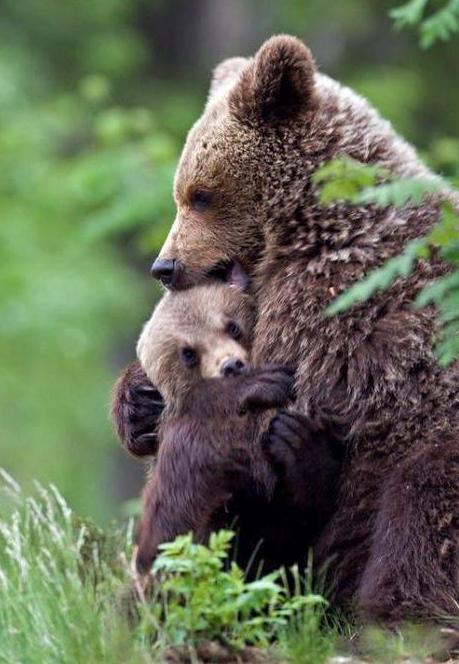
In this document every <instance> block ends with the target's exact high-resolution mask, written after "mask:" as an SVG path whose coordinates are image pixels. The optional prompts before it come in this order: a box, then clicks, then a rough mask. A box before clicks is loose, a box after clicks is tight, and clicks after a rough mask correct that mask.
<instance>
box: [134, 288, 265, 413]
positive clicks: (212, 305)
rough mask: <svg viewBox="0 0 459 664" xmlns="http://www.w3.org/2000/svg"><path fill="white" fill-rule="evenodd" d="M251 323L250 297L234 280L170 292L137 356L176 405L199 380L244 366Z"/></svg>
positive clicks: (145, 331) (234, 372)
mask: <svg viewBox="0 0 459 664" xmlns="http://www.w3.org/2000/svg"><path fill="white" fill-rule="evenodd" d="M254 322H255V304H254V300H253V298H252V297H250V295H248V294H247V293H246V292H245V289H244V288H241V287H240V286H238V285H227V284H224V283H213V284H209V285H203V286H196V288H192V289H189V290H186V291H180V292H168V293H166V294H165V295H164V297H163V299H162V300H161V301H160V302H159V304H158V305H157V307H156V309H155V310H154V312H153V315H152V317H151V318H150V320H149V321H148V322H147V323H146V324H145V326H144V328H143V331H142V334H141V335H140V339H139V341H138V344H137V355H138V358H139V360H140V363H141V364H142V367H143V369H144V370H145V372H146V374H147V375H148V377H149V378H150V380H151V381H152V383H153V384H154V385H155V386H156V387H157V388H158V390H159V391H160V393H161V394H162V396H163V398H164V400H165V401H166V405H167V406H169V407H176V406H177V404H179V403H180V402H181V401H182V400H183V398H184V397H185V396H186V395H187V394H189V393H190V391H191V390H192V389H193V388H194V387H195V386H196V385H197V383H199V382H200V381H202V380H204V379H206V378H216V377H225V376H226V377H230V376H234V375H239V374H241V373H244V372H245V371H247V370H248V368H249V366H250V349H251V343H252V332H253V327H254Z"/></svg>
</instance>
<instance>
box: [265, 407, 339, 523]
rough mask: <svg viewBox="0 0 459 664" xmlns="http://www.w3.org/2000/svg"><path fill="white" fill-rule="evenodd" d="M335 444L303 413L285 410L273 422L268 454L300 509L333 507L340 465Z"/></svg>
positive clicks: (267, 438)
mask: <svg viewBox="0 0 459 664" xmlns="http://www.w3.org/2000/svg"><path fill="white" fill-rule="evenodd" d="M336 445H337V443H336V441H335V440H334V439H333V438H332V437H331V436H330V435H328V434H327V432H326V431H325V430H324V429H322V428H321V427H319V426H317V424H315V423H314V422H312V421H311V420H310V418H308V417H306V416H304V415H301V414H300V413H295V412H287V411H283V412H280V413H279V414H278V415H276V417H274V418H273V420H272V421H271V425H270V428H269V431H268V434H267V436H266V437H265V451H266V454H267V456H268V459H269V460H270V461H271V463H272V465H273V466H274V468H275V470H276V471H277V473H278V475H279V478H280V481H281V486H282V488H283V489H284V491H285V493H287V494H288V495H289V496H290V498H291V499H292V501H293V503H295V504H296V505H297V506H301V507H302V508H303V509H304V508H312V509H316V510H317V512H318V513H319V512H321V511H323V510H325V509H328V508H329V507H330V505H331V501H332V499H333V496H334V495H335V493H336V489H337V485H338V475H339V469H340V465H341V463H340V453H339V451H338V450H337V448H336Z"/></svg>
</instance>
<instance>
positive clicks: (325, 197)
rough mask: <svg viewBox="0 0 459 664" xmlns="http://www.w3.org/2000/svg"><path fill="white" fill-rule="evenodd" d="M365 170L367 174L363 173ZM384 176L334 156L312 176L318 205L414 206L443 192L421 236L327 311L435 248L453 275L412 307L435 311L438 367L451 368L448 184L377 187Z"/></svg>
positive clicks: (457, 257)
mask: <svg viewBox="0 0 459 664" xmlns="http://www.w3.org/2000/svg"><path fill="white" fill-rule="evenodd" d="M365 171H368V172H367V173H366V174H365ZM383 175H384V174H383V173H382V172H381V171H379V172H378V171H377V170H375V167H374V166H365V165H364V164H358V163H356V162H355V160H353V159H349V158H346V157H338V158H336V159H334V160H332V161H331V162H329V163H328V164H325V166H323V167H322V168H320V169H319V170H318V171H317V172H316V173H315V175H314V182H315V183H316V184H317V185H318V186H320V187H321V190H320V192H319V196H320V198H321V201H322V203H330V202H333V200H335V199H339V200H347V201H348V202H350V203H353V204H356V205H358V204H373V205H376V206H378V207H387V206H390V205H393V206H395V207H403V206H405V205H418V204H419V203H421V202H422V200H423V199H424V197H425V196H427V195H429V194H439V195H441V194H443V202H442V203H441V205H440V215H439V220H438V222H437V224H436V225H435V226H434V227H433V228H432V230H431V231H430V232H429V233H428V234H427V235H426V236H425V237H423V238H420V239H419V240H415V241H413V242H410V243H408V245H407V246H406V247H405V250H404V251H403V252H402V253H401V254H400V255H399V256H395V257H394V258H391V259H389V260H387V261H386V262H385V263H384V265H383V266H382V267H380V268H378V269H376V270H374V271H372V272H371V273H370V274H368V275H367V276H366V277H365V278H364V279H363V280H362V281H359V282H358V283H356V284H355V285H354V286H352V287H351V288H349V289H348V290H347V291H345V292H344V293H343V294H342V295H340V296H339V297H338V298H337V299H336V300H335V301H334V302H332V303H331V305H330V306H329V307H328V309H327V313H328V314H329V315H335V314H339V313H342V312H344V311H346V310H347V309H349V307H351V306H352V305H353V304H355V303H357V302H363V301H365V300H367V299H368V298H370V297H371V296H372V295H374V294H375V293H377V292H378V291H383V290H385V289H386V288H388V287H389V286H390V285H391V284H392V283H393V282H394V281H395V279H397V278H398V277H401V278H406V277H407V276H408V275H409V274H410V273H411V270H412V268H413V266H414V264H415V261H416V260H417V259H426V258H428V257H429V255H430V252H431V250H432V249H433V248H435V249H436V250H438V251H439V252H440V254H441V255H442V256H443V258H444V259H445V260H446V261H447V262H449V263H450V264H451V265H452V267H453V272H452V274H449V275H447V276H445V277H441V278H439V279H437V280H436V281H434V282H433V283H432V284H431V285H429V286H428V287H426V288H424V289H423V290H422V291H421V293H420V294H419V295H418V297H417V298H416V301H415V303H414V304H415V306H417V307H424V306H427V305H428V304H434V305H435V306H436V307H437V309H438V320H439V322H440V326H441V332H440V337H439V339H438V342H437V349H436V350H437V354H438V357H439V361H440V363H441V364H444V365H446V364H449V363H450V362H452V361H453V360H454V359H456V358H458V357H459V212H458V211H457V210H456V209H455V208H454V207H453V206H452V204H451V203H450V202H449V200H448V198H447V191H448V184H447V183H446V182H445V181H444V180H442V179H441V178H440V177H432V178H418V179H414V178H412V179H402V180H396V181H395V180H394V181H389V182H385V183H381V184H378V185H375V184H374V183H375V181H376V180H377V178H378V177H382V176H383Z"/></svg>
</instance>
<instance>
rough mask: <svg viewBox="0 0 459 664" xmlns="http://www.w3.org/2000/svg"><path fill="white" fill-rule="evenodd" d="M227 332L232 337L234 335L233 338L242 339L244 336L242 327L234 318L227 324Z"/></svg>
mask: <svg viewBox="0 0 459 664" xmlns="http://www.w3.org/2000/svg"><path fill="white" fill-rule="evenodd" d="M226 332H227V334H229V335H230V337H233V339H240V338H241V337H242V330H241V327H240V325H238V324H237V323H236V322H235V321H234V320H230V322H229V323H228V324H227V326H226Z"/></svg>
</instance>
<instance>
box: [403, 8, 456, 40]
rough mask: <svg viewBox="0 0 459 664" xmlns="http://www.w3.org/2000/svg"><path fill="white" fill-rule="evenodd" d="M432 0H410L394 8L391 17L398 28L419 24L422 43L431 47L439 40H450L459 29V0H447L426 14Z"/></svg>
mask: <svg viewBox="0 0 459 664" xmlns="http://www.w3.org/2000/svg"><path fill="white" fill-rule="evenodd" d="M429 4H433V3H432V2H430V0H409V2H407V3H406V4H404V5H401V6H400V7H396V8H395V9H392V10H391V12H390V15H391V17H392V18H393V19H394V20H395V25H396V27H398V28H404V27H416V26H417V25H419V37H420V45H421V47H422V48H430V47H431V46H432V45H433V44H435V42H437V41H448V39H450V38H451V36H452V35H453V34H455V33H456V32H458V31H459V0H445V1H444V3H443V6H442V7H440V8H439V9H435V10H434V11H433V12H432V13H431V14H430V15H428V16H425V11H426V9H427V7H428V5H429Z"/></svg>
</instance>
